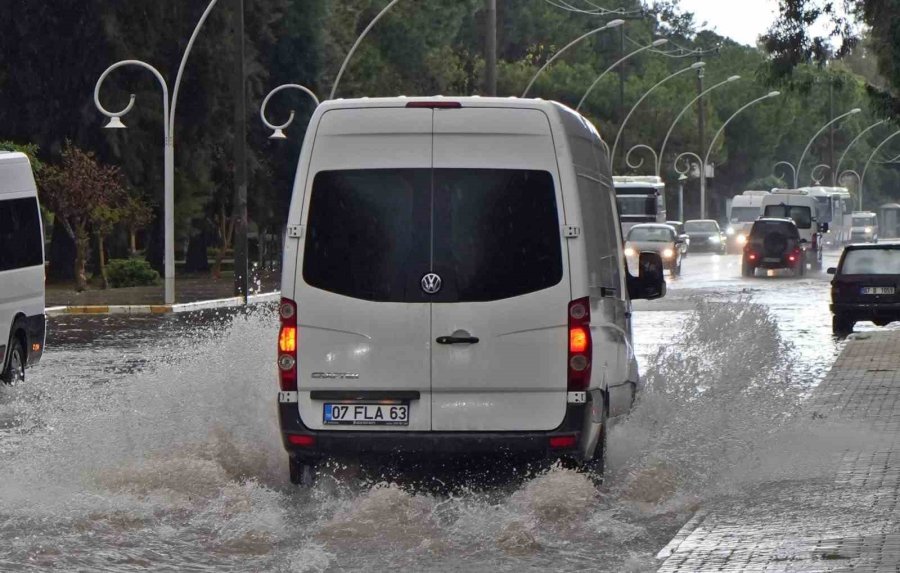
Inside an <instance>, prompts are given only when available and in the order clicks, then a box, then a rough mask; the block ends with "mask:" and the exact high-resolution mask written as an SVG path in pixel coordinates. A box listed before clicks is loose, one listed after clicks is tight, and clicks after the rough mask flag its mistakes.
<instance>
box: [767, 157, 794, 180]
mask: <svg viewBox="0 0 900 573" xmlns="http://www.w3.org/2000/svg"><path fill="white" fill-rule="evenodd" d="M779 167H790V168H791V180H793V181H796V180H797V168H796V167H794V164H793V163H791V162H790V161H779V162H778V163H776V164H775V165H773V166H772V175H774V176H775V177H777V178H778V179H781V180H782V181H784V177H782V176H781V175H779V174H778V168H779ZM785 182H786V181H785Z"/></svg>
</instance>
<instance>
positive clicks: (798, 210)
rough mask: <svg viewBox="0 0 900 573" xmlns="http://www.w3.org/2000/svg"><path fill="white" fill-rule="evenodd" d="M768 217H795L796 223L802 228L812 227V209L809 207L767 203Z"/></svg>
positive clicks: (766, 213) (766, 212) (766, 211)
mask: <svg viewBox="0 0 900 573" xmlns="http://www.w3.org/2000/svg"><path fill="white" fill-rule="evenodd" d="M764 215H765V216H766V217H780V218H783V219H793V220H794V223H796V224H797V227H798V228H800V229H809V228H810V227H812V211H811V210H810V208H809V207H801V206H798V205H785V204H784V203H781V204H780V205H766V209H765V213H764Z"/></svg>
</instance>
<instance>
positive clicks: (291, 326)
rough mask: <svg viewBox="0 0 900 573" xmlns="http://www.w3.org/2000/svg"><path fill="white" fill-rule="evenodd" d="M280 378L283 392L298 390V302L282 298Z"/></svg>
mask: <svg viewBox="0 0 900 573" xmlns="http://www.w3.org/2000/svg"><path fill="white" fill-rule="evenodd" d="M278 316H279V318H280V319H281V331H280V332H279V333H278V379H279V382H280V384H281V390H282V391H283V392H295V391H296V390H297V303H295V302H294V301H292V300H290V299H287V298H282V299H281V305H280V306H279V307H278Z"/></svg>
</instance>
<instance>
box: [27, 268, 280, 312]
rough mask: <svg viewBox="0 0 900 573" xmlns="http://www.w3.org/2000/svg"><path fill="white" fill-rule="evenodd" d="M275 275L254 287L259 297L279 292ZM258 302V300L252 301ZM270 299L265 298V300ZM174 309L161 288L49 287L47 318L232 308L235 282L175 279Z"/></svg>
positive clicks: (229, 279) (229, 278)
mask: <svg viewBox="0 0 900 573" xmlns="http://www.w3.org/2000/svg"><path fill="white" fill-rule="evenodd" d="M279 278H280V277H279V276H277V275H272V274H270V275H267V276H263V277H262V279H261V284H259V285H256V286H254V287H253V288H254V290H257V289H258V290H259V292H260V293H272V292H277V290H278V284H277V283H278V279H279ZM254 298H259V297H254ZM269 298H271V297H267V298H265V300H268V299H269ZM175 303H176V304H175V305H166V304H164V293H163V286H162V284H160V285H157V286H149V287H129V288H110V289H105V290H104V289H89V290H86V291H83V292H76V291H75V290H74V287H73V285H69V284H66V285H53V284H51V285H48V286H47V291H46V303H45V306H46V307H47V314H48V315H51V316H52V315H55V314H108V313H123V314H134V313H167V312H179V311H186V310H199V309H201V308H218V307H223V306H234V304H235V297H234V279H233V277H232V275H231V274H230V273H229V274H227V275H224V276H222V277H221V278H218V279H216V278H213V277H211V276H187V277H182V276H177V277H176V278H175Z"/></svg>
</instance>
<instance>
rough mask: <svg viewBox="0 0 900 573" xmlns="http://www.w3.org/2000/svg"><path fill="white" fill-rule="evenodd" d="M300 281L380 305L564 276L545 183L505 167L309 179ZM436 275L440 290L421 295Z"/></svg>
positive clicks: (527, 286) (469, 294)
mask: <svg viewBox="0 0 900 573" xmlns="http://www.w3.org/2000/svg"><path fill="white" fill-rule="evenodd" d="M307 227H308V230H307V233H306V246H305V251H304V259H303V278H304V281H305V282H306V283H307V284H308V285H310V286H313V287H316V288H320V289H323V290H327V291H330V292H334V293H337V294H341V295H345V296H349V297H353V298H358V299H363V300H371V301H381V302H469V301H490V300H499V299H504V298H510V297H514V296H520V295H523V294H526V293H529V292H534V291H538V290H542V289H545V288H549V287H551V286H554V285H556V284H558V283H559V281H560V280H562V276H563V266H562V247H561V234H560V228H559V219H558V215H557V208H556V191H555V188H554V185H553V178H552V177H551V175H550V174H549V173H547V172H543V171H530V170H507V169H434V170H432V169H361V170H350V171H324V172H320V173H318V174H317V175H316V178H315V180H314V182H313V189H312V194H311V197H310V207H309V215H308V217H307ZM429 272H435V273H437V274H438V275H439V276H440V277H441V280H442V289H441V290H440V291H439V292H438V293H437V294H434V295H428V294H425V293H424V292H423V291H422V289H421V279H422V277H423V276H424V275H425V274H427V273H429Z"/></svg>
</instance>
